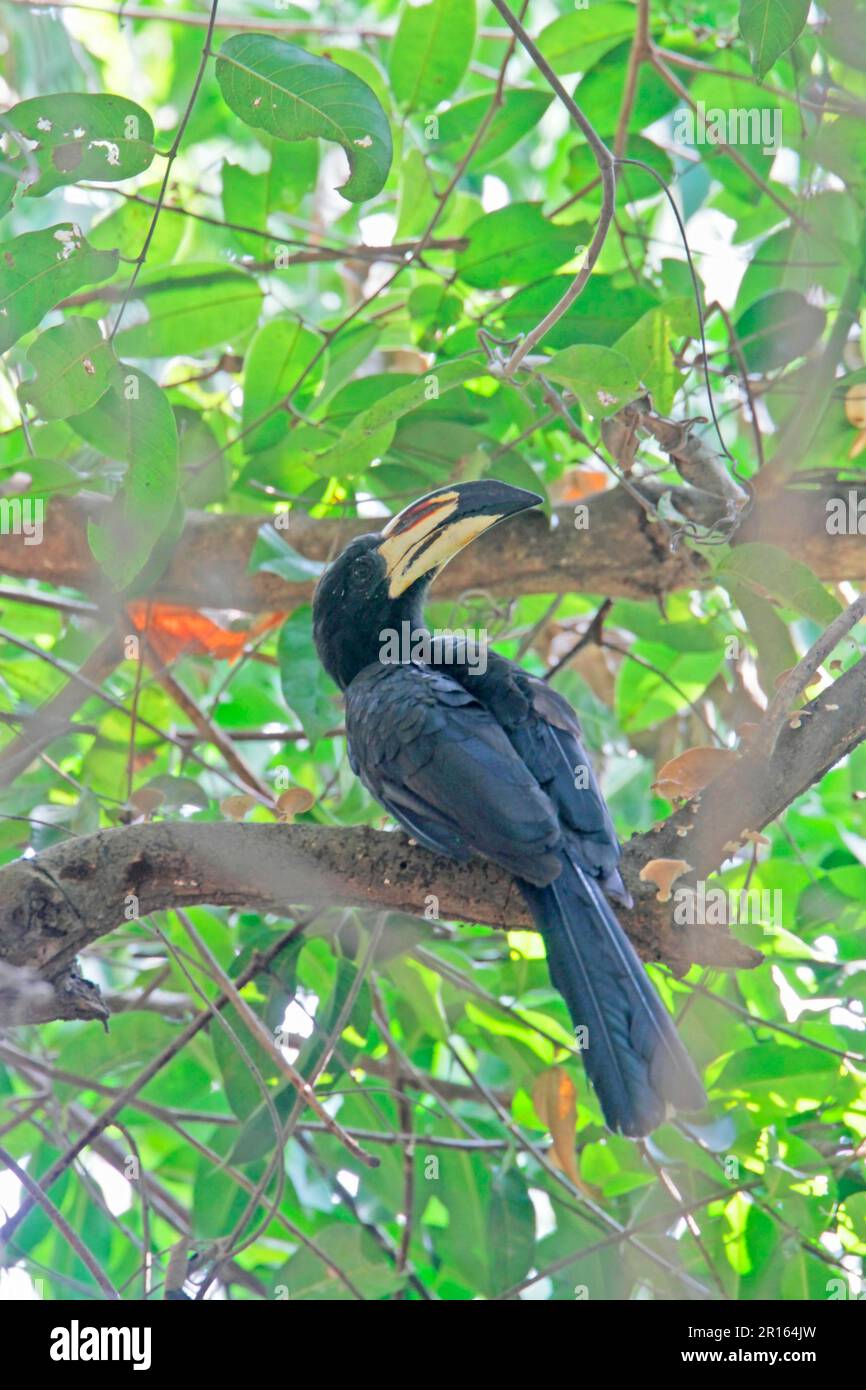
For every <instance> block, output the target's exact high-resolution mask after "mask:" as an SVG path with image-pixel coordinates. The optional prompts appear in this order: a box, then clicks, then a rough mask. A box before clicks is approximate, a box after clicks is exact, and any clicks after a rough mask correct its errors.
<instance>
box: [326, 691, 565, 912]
mask: <svg viewBox="0 0 866 1390" xmlns="http://www.w3.org/2000/svg"><path fill="white" fill-rule="evenodd" d="M346 725H347V729H348V735H349V742H350V746H351V750H352V762H353V766H354V767H356V768H357V770H358V772H359V774H360V776H361V779H362V781H363V782H364V784H365V785H366V786H367V788H368V789H369V790H370V791H371V792H372V793H373V795H374V796H375V797H376V799H377V800H378V801H380V802H381V803H382V804H383V805H384V806H385V807H386V808H387V810H389V811H390V812H391V814H392V815H393V816H394V817H395V819H397V820H398V821H400V823H401V824H402V825H403V826H404V828H405V829H406V830H408V831H409V833H410V834H411V835H413V836H414V837H415V838H416V839H418V840H419V841H420V842H421V843H422V844H424V845H426V846H427V848H429V849H433V850H436V851H438V852H439V853H442V854H447V855H449V856H451V857H452V858H458V859H465V858H468V856H469V854H470V853H473V852H474V853H478V854H482V855H485V856H486V857H487V858H488V859H492V860H493V861H494V862H495V863H497V864H500V865H501V866H502V867H503V868H505V869H507V870H508V871H509V873H513V874H515V875H517V876H518V877H521V878H525V879H527V880H528V881H529V882H531V883H536V884H543V883H549V882H550V881H551V880H552V879H553V878H554V877H555V876H556V874H557V873H558V872H559V870H560V863H559V860H558V858H557V857H556V855H555V854H554V853H553V852H552V851H553V850H554V848H555V847H556V846H557V845H558V844H559V843H560V840H561V833H560V829H559V825H558V823H557V818H556V813H555V811H554V808H553V806H552V805H551V803H550V800H549V799H548V797H547V796H546V795H545V793H544V792H543V791H542V790H541V788H540V787H539V785H538V782H537V781H536V779H535V777H534V776H533V775H532V772H531V771H530V770H529V768H528V767H526V766H525V764H524V763H523V762H522V761H521V759H520V757H519V756H518V754H517V752H516V751H515V749H514V747H513V746H512V744H511V743H510V742H509V739H508V737H507V735H506V733H505V732H504V730H503V729H502V728H500V726H499V724H498V723H497V722H496V720H495V719H494V718H493V716H492V715H491V714H489V713H488V712H487V710H485V709H484V707H483V706H482V705H481V704H480V703H479V702H478V701H477V700H476V699H475V698H474V697H473V696H472V695H470V694H469V693H468V691H466V690H465V689H464V688H463V687H462V686H461V685H459V684H458V683H457V681H455V680H454V679H453V678H452V677H451V676H450V675H448V674H447V673H445V672H443V671H434V670H431V669H430V668H429V667H426V666H422V665H419V664H415V663H413V664H411V665H410V664H407V665H400V666H398V665H394V666H383V665H378V664H376V665H374V666H369V667H367V668H366V670H365V671H362V672H361V673H360V675H358V676H357V677H356V678H355V680H354V681H352V683H351V685H350V686H349V689H348V691H347V695H346Z"/></svg>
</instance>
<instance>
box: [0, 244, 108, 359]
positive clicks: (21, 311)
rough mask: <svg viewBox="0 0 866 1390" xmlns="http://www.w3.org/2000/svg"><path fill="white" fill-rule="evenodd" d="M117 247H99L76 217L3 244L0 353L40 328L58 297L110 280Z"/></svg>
mask: <svg viewBox="0 0 866 1390" xmlns="http://www.w3.org/2000/svg"><path fill="white" fill-rule="evenodd" d="M116 269H117V252H116V251H94V249H93V247H92V246H89V245H88V243H87V241H86V240H85V238H84V237H83V236H82V235H81V230H80V228H79V227H77V226H76V225H75V224H74V223H72V222H63V223H60V224H58V225H57V226H54V227H47V228H46V229H45V231H43V232H24V233H23V234H22V235H21V236H18V237H15V238H13V240H12V241H4V242H3V243H2V244H0V352H5V351H6V349H7V348H9V347H11V346H12V344H13V343H14V342H17V340H18V339H19V338H20V337H21V335H22V334H23V333H26V332H27V331H28V329H30V328H35V327H36V326H37V324H38V323H39V322H40V321H41V320H42V319H43V318H44V316H45V315H46V314H47V313H48V310H49V309H53V307H54V305H55V304H57V303H58V301H59V300H61V299H65V298H66V296H67V295H70V294H74V293H75V291H76V290H80V289H82V287H83V286H84V285H95V284H98V283H99V282H100V281H101V280H109V279H110V278H111V276H112V275H113V274H114V272H115V270H116Z"/></svg>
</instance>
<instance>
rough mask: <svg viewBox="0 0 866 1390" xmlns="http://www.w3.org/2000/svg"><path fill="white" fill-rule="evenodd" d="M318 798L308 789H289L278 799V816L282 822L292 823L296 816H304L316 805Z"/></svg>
mask: <svg viewBox="0 0 866 1390" xmlns="http://www.w3.org/2000/svg"><path fill="white" fill-rule="evenodd" d="M315 801H316V798H315V797H314V796H313V793H312V792H310V791H307V788H306V787H289V788H288V790H287V791H284V792H281V793H280V795H279V796H278V797H277V815H278V816H279V818H280V820H284V821H288V822H291V821H293V820H294V818H295V816H300V815H303V813H304V811H309V809H310V807H311V806H313V805H314V804H315Z"/></svg>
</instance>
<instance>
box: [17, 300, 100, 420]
mask: <svg viewBox="0 0 866 1390" xmlns="http://www.w3.org/2000/svg"><path fill="white" fill-rule="evenodd" d="M27 360H28V362H29V363H30V365H31V367H32V368H33V370H34V372H35V373H36V376H35V379H34V380H33V381H25V382H24V384H23V385H22V386H21V387H20V388H19V391H18V396H19V399H20V400H21V403H22V405H32V406H33V408H34V410H36V412H37V414H39V415H41V416H42V419H43V420H65V419H66V417H67V416H68V415H80V414H81V413H82V412H83V411H85V410H89V409H90V407H91V406H92V405H95V404H96V402H97V401H98V400H99V398H100V396H102V395H103V394H104V392H105V391H107V390H108V384H109V381H110V379H111V374H112V371H113V369H114V367H115V366H116V361H115V357H114V353H113V352H112V350H111V346H110V345H109V344H108V343H107V342H106V341H105V339H104V338H103V336H102V334H101V333H100V331H99V325H98V324H97V323H95V322H94V320H93V319H82V318H69V319H67V320H66V322H65V323H61V324H59V325H58V327H57V328H49V329H46V331H45V332H44V333H41V334H40V335H39V337H38V338H37V339H36V341H35V343H34V344H33V346H32V347H31V348H30V351H29V352H28V354H27Z"/></svg>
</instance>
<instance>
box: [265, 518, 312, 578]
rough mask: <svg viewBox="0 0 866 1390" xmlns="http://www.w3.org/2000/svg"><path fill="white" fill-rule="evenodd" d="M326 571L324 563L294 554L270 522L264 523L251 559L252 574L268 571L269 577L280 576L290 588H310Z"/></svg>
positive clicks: (295, 552) (294, 551)
mask: <svg viewBox="0 0 866 1390" xmlns="http://www.w3.org/2000/svg"><path fill="white" fill-rule="evenodd" d="M324 568H325V566H324V565H323V564H321V562H320V561H318V560H308V559H307V557H306V555H300V554H299V553H298V551H297V550H294V549H293V548H292V546H290V545H289V544H288V542H287V541H286V540H284V539H283V537H282V536H281V535H280V533H279V531H275V530H274V528H273V526H272V525H271V523H270V522H269V521H263V522H262V524H261V526H260V527H259V534H258V536H257V537H256V543H255V545H254V546H253V553H252V555H251V556H250V563H249V566H248V569H249V573H250V574H256V573H257V572H258V571H259V570H264V572H265V573H266V574H278V575H279V577H280V579H284V580H285V581H286V583H287V584H308V583H309V581H310V580H311V579H318V577H319V575H320V574H321V573H322V570H323V569H324Z"/></svg>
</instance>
